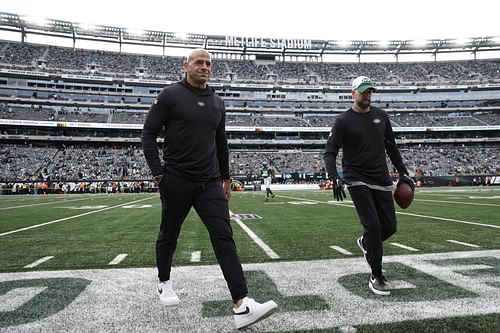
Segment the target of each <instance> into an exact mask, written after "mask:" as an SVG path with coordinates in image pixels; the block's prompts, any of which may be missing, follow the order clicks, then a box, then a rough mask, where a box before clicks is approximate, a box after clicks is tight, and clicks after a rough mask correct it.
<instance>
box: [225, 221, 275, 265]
mask: <svg viewBox="0 0 500 333" xmlns="http://www.w3.org/2000/svg"><path fill="white" fill-rule="evenodd" d="M229 215H230V216H233V215H234V214H233V212H231V211H229ZM231 218H232V219H233V220H234V221H236V223H238V225H239V226H240V227H241V229H243V231H245V232H246V233H247V234H248V236H250V238H251V239H252V240H253V241H254V242H255V244H257V245H258V246H259V247H260V248H261V249H262V250H263V251H264V252H265V253H266V254H267V255H268V256H269V258H271V259H279V258H280V257H279V255H277V254H276V252H274V251H273V249H271V248H270V247H269V245H267V244H266V243H264V241H263V240H262V239H260V238H259V236H257V235H256V234H255V233H254V232H253V231H252V230H251V229H250V228H249V227H247V225H246V224H245V223H243V222H241V220H240V219H237V218H234V217H231Z"/></svg>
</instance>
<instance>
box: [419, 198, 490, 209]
mask: <svg viewBox="0 0 500 333" xmlns="http://www.w3.org/2000/svg"><path fill="white" fill-rule="evenodd" d="M489 198H491V197H485V198H481V199H489ZM415 201H429V202H441V203H450V204H460V205H474V206H491V207H499V206H500V205H495V204H490V203H479V202H464V201H447V200H430V199H415Z"/></svg>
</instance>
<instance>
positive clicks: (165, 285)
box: [157, 280, 179, 306]
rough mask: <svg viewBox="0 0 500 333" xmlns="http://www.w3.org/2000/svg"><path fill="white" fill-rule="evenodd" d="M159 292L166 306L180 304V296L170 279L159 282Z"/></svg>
mask: <svg viewBox="0 0 500 333" xmlns="http://www.w3.org/2000/svg"><path fill="white" fill-rule="evenodd" d="M157 292H158V297H159V298H160V303H161V304H163V305H165V306H175V305H178V304H179V297H177V295H176V294H175V292H174V289H173V288H172V281H170V280H168V281H164V282H160V283H158V290H157Z"/></svg>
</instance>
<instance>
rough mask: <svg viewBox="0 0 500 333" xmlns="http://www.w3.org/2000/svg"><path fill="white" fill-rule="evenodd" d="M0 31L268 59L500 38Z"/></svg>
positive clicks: (39, 22)
mask: <svg viewBox="0 0 500 333" xmlns="http://www.w3.org/2000/svg"><path fill="white" fill-rule="evenodd" d="M0 31H10V32H19V33H20V34H21V36H22V37H21V38H22V41H24V40H25V37H26V35H28V34H35V35H45V36H53V37H63V38H70V39H73V41H75V40H92V41H96V42H108V43H109V42H112V43H119V44H120V45H122V44H131V45H144V46H158V47H163V48H187V49H189V48H205V49H208V50H210V51H212V52H218V53H227V54H248V55H268V56H291V57H294V56H297V57H304V56H306V57H307V56H311V57H318V58H321V57H322V56H323V55H326V54H330V55H358V56H361V55H386V54H391V55H394V56H396V57H397V56H398V55H400V54H434V55H436V54H437V53H450V52H454V53H457V52H467V53H477V52H480V51H500V37H495V36H486V37H474V38H468V39H460V40H457V39H452V38H449V39H430V40H387V41H384V40H348V41H346V40H311V39H289V38H288V39H285V38H263V37H246V36H220V35H204V34H194V33H178V32H163V31H153V30H137V29H127V28H121V27H113V26H104V25H88V24H81V23H76V22H68V21H62V20H54V19H46V18H35V17H25V16H19V15H17V14H11V13H4V12H0Z"/></svg>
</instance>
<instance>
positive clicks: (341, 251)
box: [329, 245, 352, 256]
mask: <svg viewBox="0 0 500 333" xmlns="http://www.w3.org/2000/svg"><path fill="white" fill-rule="evenodd" d="M329 248H330V249H332V250H335V251H337V252H340V253H342V254H346V255H348V256H351V255H352V253H351V252H349V251H347V250H346V249H344V248H341V247H340V246H337V245H332V246H329Z"/></svg>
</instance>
